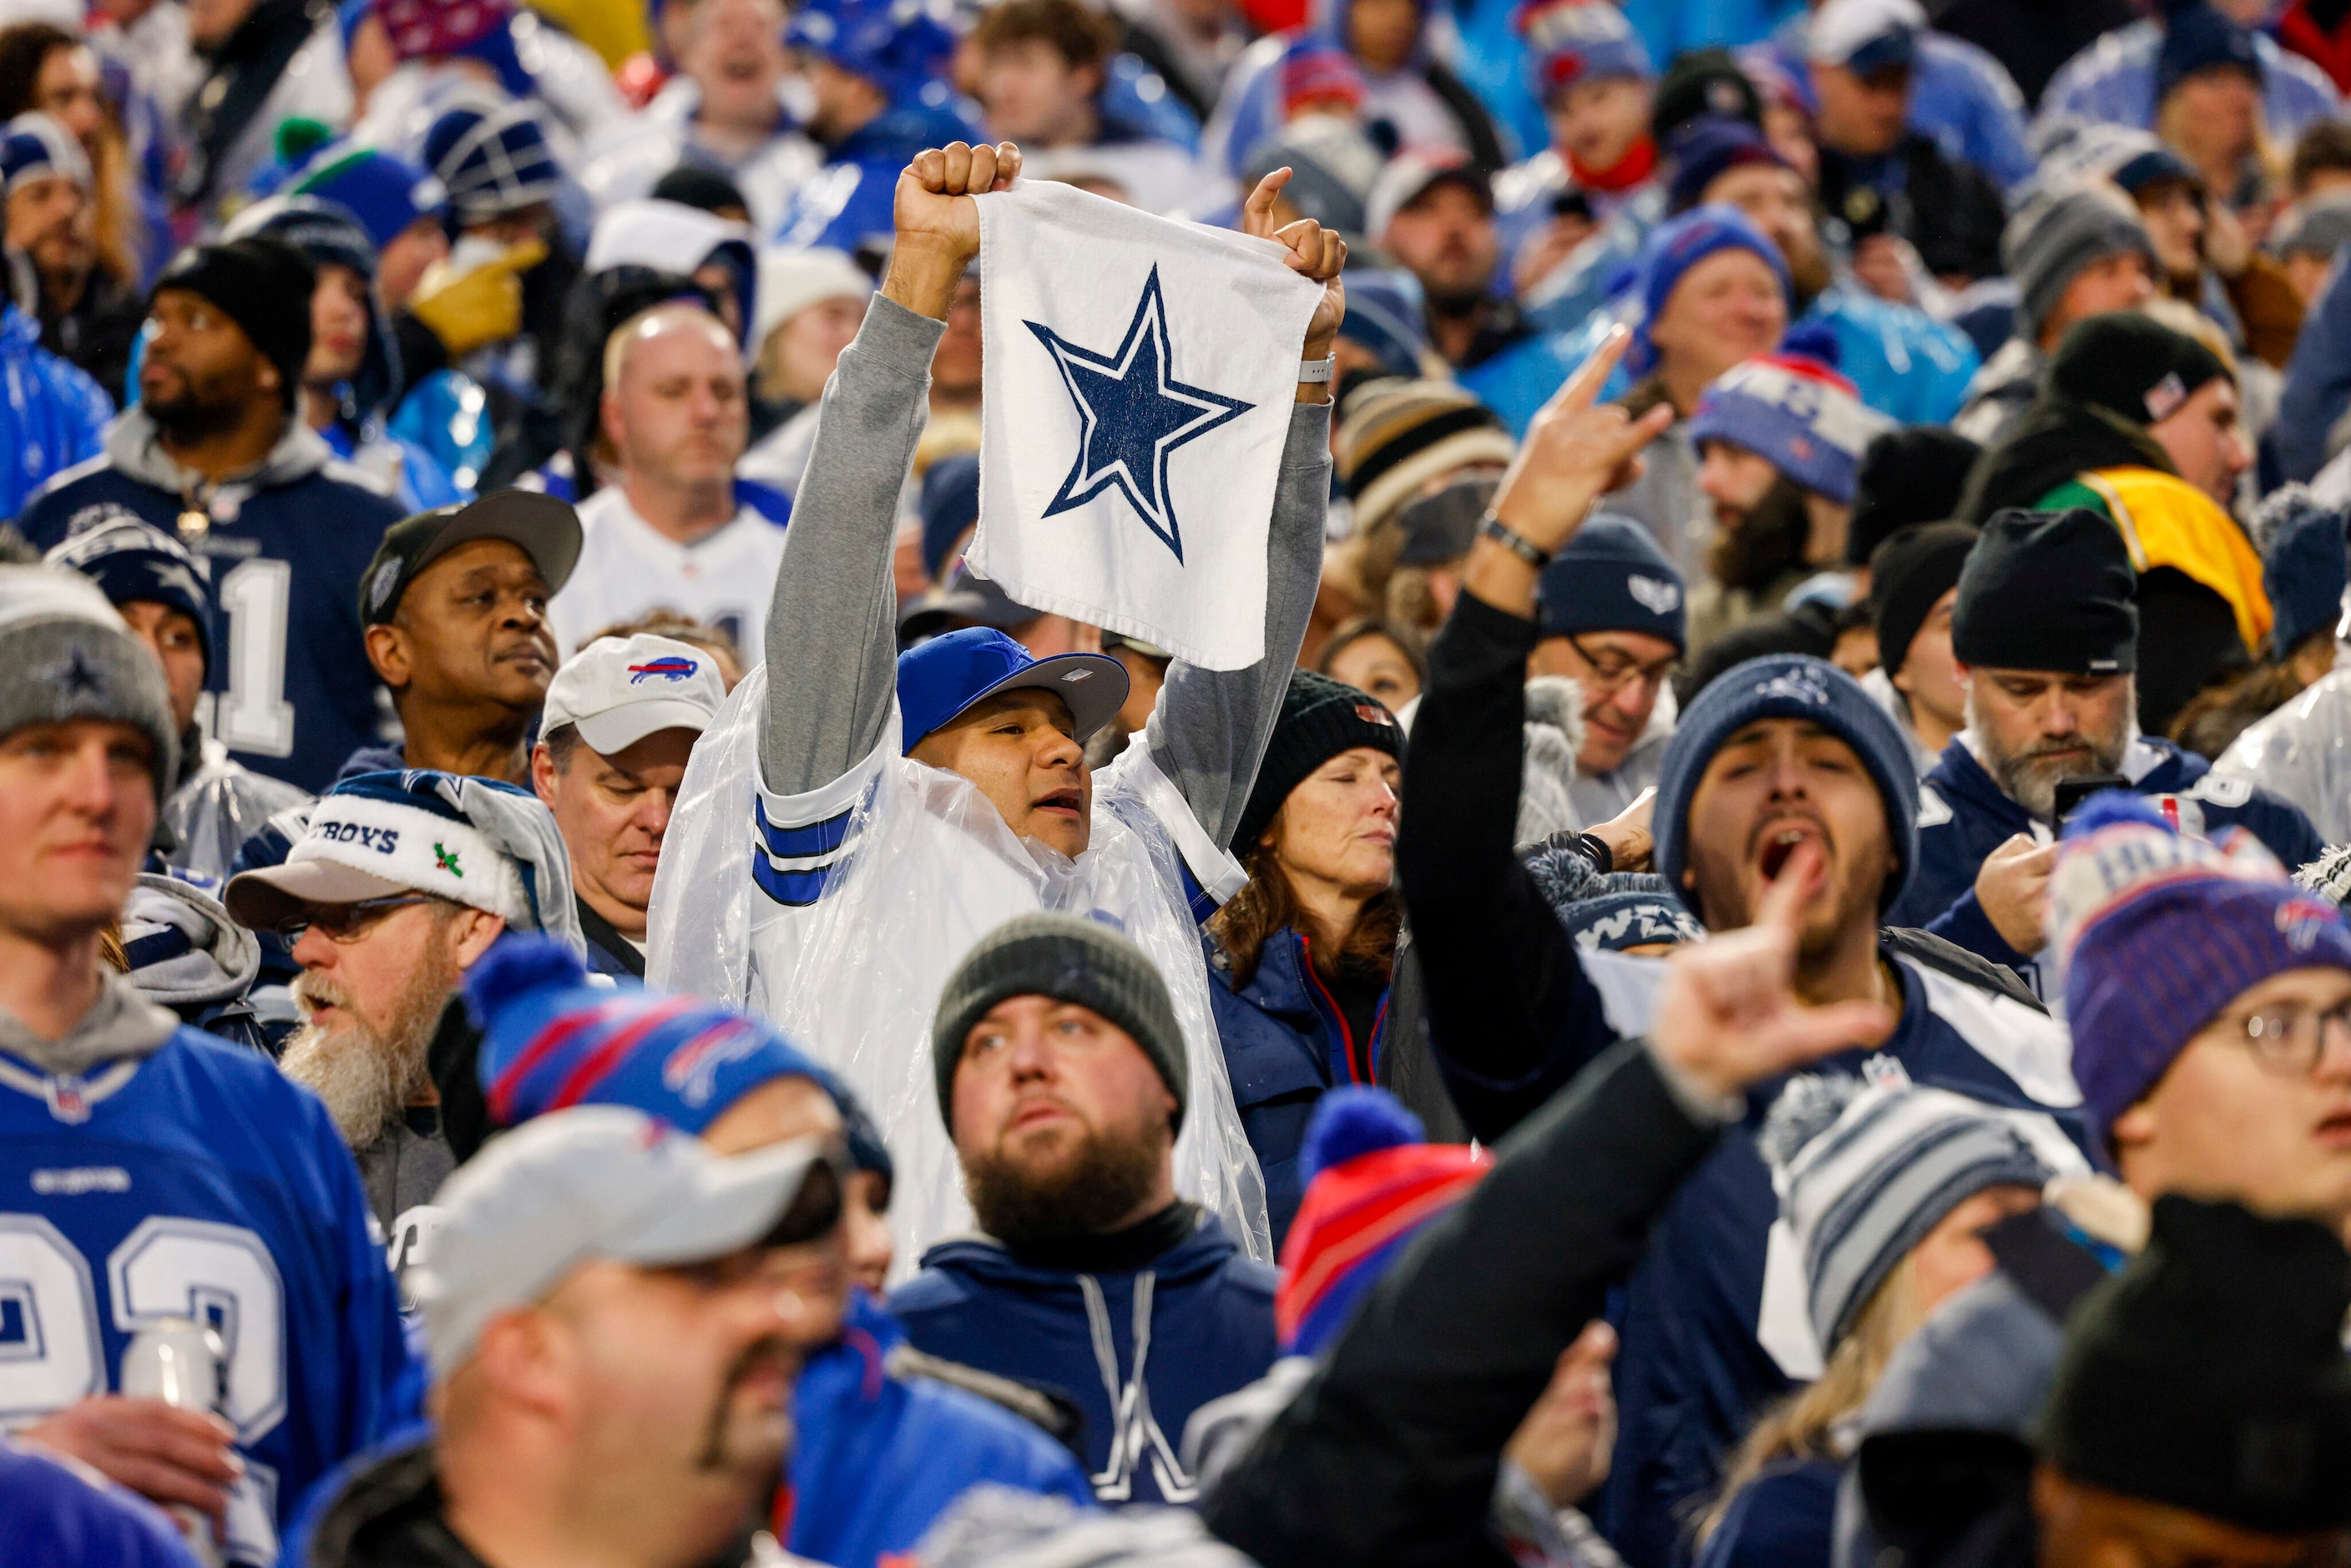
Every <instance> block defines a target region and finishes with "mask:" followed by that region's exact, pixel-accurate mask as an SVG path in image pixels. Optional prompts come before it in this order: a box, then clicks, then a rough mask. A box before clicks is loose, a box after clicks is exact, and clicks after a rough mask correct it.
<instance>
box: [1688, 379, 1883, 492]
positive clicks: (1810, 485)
mask: <svg viewBox="0 0 2351 1568" xmlns="http://www.w3.org/2000/svg"><path fill="white" fill-rule="evenodd" d="M1892 428H1893V425H1892V423H1891V422H1890V421H1888V420H1887V419H1886V416H1885V415H1883V414H1880V413H1876V412H1875V411H1874V410H1872V409H1871V408H1870V407H1869V406H1868V405H1867V404H1866V403H1865V402H1862V401H1861V394H1860V393H1859V392H1856V391H1855V390H1854V384H1853V383H1852V382H1849V381H1847V380H1845V379H1844V377H1843V376H1841V375H1839V374H1838V373H1837V372H1836V371H1834V369H1832V368H1831V367H1829V366H1828V365H1825V364H1823V363H1822V362H1821V361H1818V360H1814V359H1807V358H1805V357H1803V356H1802V355H1799V354H1762V355H1759V356H1757V357H1756V358H1754V359H1751V360H1746V361H1741V362H1740V363H1739V364H1736V365H1733V366H1731V367H1730V369H1729V370H1727V371H1723V372H1722V374H1720V375H1719V376H1717V377H1716V378H1715V379H1714V381H1713V382H1712V383H1711V384H1709V385H1708V387H1707V389H1706V391H1705V392H1703V393H1701V394H1699V397H1698V413H1697V414H1696V415H1695V416H1693V417H1692V419H1691V420H1690V427H1689V436H1690V440H1691V441H1692V442H1694V443H1697V444H1700V445H1703V444H1705V443H1707V442H1709V441H1724V442H1729V444H1731V445H1733V446H1736V447H1740V448H1741V449H1742V450H1744V451H1748V452H1752V453H1753V454H1755V455H1757V456H1758V457H1761V458H1765V459H1768V460H1769V461H1770V463H1771V466H1772V467H1774V468H1777V469H1778V470H1779V471H1780V472H1781V473H1782V474H1784V475H1786V476H1788V477H1789V478H1791V479H1793V480H1794V481H1795V482H1796V483H1797V484H1799V485H1802V486H1803V487H1804V488H1805V489H1807V490H1811V491H1814V492H1816V493H1818V494H1820V495H1823V496H1825V497H1828V498H1829V499H1830V500H1832V501H1834V502H1836V503H1837V504H1838V505H1840V506H1851V505H1852V504H1853V493H1854V486H1855V480H1856V479H1857V478H1858V476H1860V473H1861V455H1862V452H1863V451H1864V449H1865V448H1866V447H1867V446H1868V445H1869V444H1870V442H1871V441H1873V440H1875V439H1876V437H1877V435H1878V434H1879V433H1881V432H1883V431H1886V430H1890V429H1892Z"/></svg>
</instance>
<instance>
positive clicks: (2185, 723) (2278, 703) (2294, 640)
mask: <svg viewBox="0 0 2351 1568" xmlns="http://www.w3.org/2000/svg"><path fill="white" fill-rule="evenodd" d="M2344 532H2345V518H2344V515H2343V514H2342V513H2341V512H2339V511H2336V510H2335V509H2334V508H2333V507H2323V506H2320V505H2319V504H2318V503H2317V501H2316V500H2315V499H2314V497H2312V496H2311V494H2310V492H2309V490H2308V489H2307V488H2306V487H2304V486H2300V485H2287V486H2282V487H2281V488H2279V489H2277V490H2273V491H2272V492H2271V493H2270V496H2269V498H2268V499H2266V500H2264V501H2263V502H2262V504H2261V506H2260V507H2259V508H2258V509H2256V510H2255V511H2254V513H2253V520H2252V536H2253V538H2254V541H2255V542H2256V543H2257V544H2258V545H2259V547H2260V549H2261V552H2262V591H2264V592H2265V593H2267V595H2268V596H2269V601H2270V613H2271V615H2272V617H2273V619H2272V620H2271V622H2270V635H2269V642H2268V643H2267V645H2266V646H2265V647H2264V648H2263V650H2262V657H2261V658H2260V659H2258V660H2256V661H2255V662H2254V664H2253V665H2252V668H2251V669H2248V670H2246V671H2244V672H2243V673H2242V674H2238V675H2236V676H2234V677H2233V678H2231V679H2230V680H2229V681H2227V682H2225V683H2224V684H2222V685H2217V686H2208V687H2206V688H2205V689H2204V690H2203V691H2201V692H2199V693H2198V694H2197V695H2195V696H2194V697H2193V698H2191V699H2189V703H2188V706H2186V707H2184V708H2182V709H2180V711H2179V717H2178V718H2176V719H2174V720H2172V725H2171V736H2172V738H2173V739H2175V740H2177V741H2179V744H2180V745H2181V746H2183V747H2186V748H2187V749H2189V750H2190V751H2192V752H2195V753H2196V754H2197V755H2198V756H2199V757H2209V758H2212V759H2213V761H2214V763H2215V765H2216V767H2215V770H2216V771H2218V772H2220V774H2221V776H2222V777H2224V778H2242V777H2247V775H2246V774H2245V773H2244V772H2243V770H2242V768H2241V767H2231V768H2219V767H2218V766H2217V765H2218V764H2219V763H2220V761H2222V760H2224V759H2226V758H2230V757H2233V756H2238V755H2239V754H2238V752H2237V749H2236V743H2237V741H2238V739H2239V737H2241V736H2243V735H2244V734H2245V733H2246V731H2247V730H2248V729H2250V728H2252V727H2255V726H2256V725H2258V724H2259V723H2260V722H2261V721H2262V720H2263V719H2264V718H2266V717H2267V716H2269V715H2270V714H2272V713H2274V712H2275V711H2276V710H2277V709H2279V708H2281V707H2283V706H2285V705H2286V704H2287V703H2289V702H2291V701H2293V700H2294V697H2296V696H2297V695H2300V694H2301V693H2302V692H2304V690H2306V689H2308V688H2309V687H2310V686H2311V685H2314V683H2316V682H2317V681H2319V680H2321V679H2323V678H2324V677H2325V675H2326V674H2327V673H2328V672H2330V671H2332V670H2333V669H2334V668H2335V625H2336V622H2338V621H2339V620H2340V618H2341V616H2342V611H2343V592H2344V589H2345V586H2346V570H2345V569H2346V563H2345V559H2344V544H2345V538H2344ZM2288 722H2289V724H2291V723H2292V721H2288ZM2266 738H2267V737H2266V735H2265V736H2264V737H2262V738H2261V739H2256V740H2254V741H2253V742H2252V743H2251V744H2250V746H2249V747H2248V748H2247V749H2248V750H2249V751H2251V750H2252V749H2253V748H2255V747H2262V746H2263V743H2264V741H2265V740H2266ZM2277 760H2279V761H2281V762H2282V761H2283V757H2282V756H2281V757H2280V758H2277ZM2262 782H2263V783H2265V784H2266V785H2267V787H2268V788H2270V789H2276V790H2278V791H2279V792H2281V793H2284V794H2286V796H2287V798H2288V799H2289V800H2291V799H2293V796H2292V794H2291V793H2290V792H2289V790H2288V788H2287V778H2286V776H2284V775H2283V774H2282V775H2281V777H2279V778H2278V779H2269V780H2262ZM2296 803H2297V804H2299V802H2298V801H2297V802H2296ZM2304 809H2305V810H2307V808H2304ZM2311 821H2312V824H2313V825H2314V826H2315V827H2317V828H2318V831H2319V835H2320V836H2321V837H2322V838H2324V837H2325V832H2326V829H2325V824H2324V823H2323V822H2322V821H2320V818H2319V816H2318V814H2317V813H2315V812H2313V813H2312V815H2311Z"/></svg>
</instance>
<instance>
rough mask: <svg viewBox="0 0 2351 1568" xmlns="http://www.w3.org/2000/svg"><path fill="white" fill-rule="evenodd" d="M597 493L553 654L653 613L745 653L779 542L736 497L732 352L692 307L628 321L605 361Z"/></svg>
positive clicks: (553, 614)
mask: <svg viewBox="0 0 2351 1568" xmlns="http://www.w3.org/2000/svg"><path fill="white" fill-rule="evenodd" d="M603 380H604V396H603V404H602V407H601V429H602V433H603V438H604V441H605V442H606V444H608V447H609V449H610V451H611V455H612V467H611V473H610V476H609V482H608V483H606V484H605V485H604V486H603V487H602V488H601V489H600V490H598V491H597V492H596V493H595V494H594V495H592V496H590V497H589V498H588V499H587V500H585V501H583V502H581V503H580V530H581V532H582V534H583V536H584V539H585V542H584V544H583V546H582V548H581V551H580V569H579V570H577V571H576V572H574V573H573V574H572V576H571V578H570V580H569V582H568V583H567V584H565V585H564V587H563V588H562V590H561V591H559V593H558V595H557V597H556V599H555V600H554V601H553V603H552V605H551V607H550V610H549V616H550V619H551V621H552V622H553V624H554V626H555V632H556V641H557V645H558V647H559V648H560V649H562V650H563V651H565V652H567V653H568V652H569V651H570V650H571V649H574V648H577V647H578V646H579V645H580V642H581V641H582V640H583V639H585V638H586V637H587V636H588V634H589V633H590V632H593V631H594V630H596V629H597V628H598V627H601V626H603V625H605V624H607V623H608V622H613V621H621V620H626V619H628V618H629V617H631V616H633V615H641V614H643V613H644V612H646V611H647V610H650V609H652V608H653V606H655V605H660V606H663V607H664V608H666V609H669V610H671V611H674V612H683V613H684V614H686V615H690V616H692V617H693V618H694V619H695V620H697V621H701V622H705V623H707V624H709V625H712V626H715V627H716V628H718V629H719V630H720V631H722V632H726V634H727V635H728V636H730V637H732V638H734V639H735V640H736V642H737V644H738V645H745V646H747V645H749V644H750V643H751V642H752V641H755V640H754V639H752V638H751V633H752V631H753V629H754V628H756V627H758V625H759V624H760V623H761V622H763V621H764V620H765V619H766V616H767V612H768V591H769V590H770V589H771V588H772V587H773V586H774V584H775V578H776V566H777V563H778V561H779V560H780V559H782V557H783V549H784V530H783V529H781V528H778V527H777V526H776V525H775V524H774V523H772V522H770V521H769V520H768V517H766V516H765V515H764V514H762V513H761V512H760V511H759V510H758V508H756V507H753V506H752V505H751V504H750V503H749V502H748V501H747V499H745V498H744V497H742V496H739V495H738V494H737V491H736V484H735V467H736V465H737V463H738V462H740V461H741V459H742V456H743V449H744V444H745V440H746V437H747V432H748V427H749V417H750V416H749V411H748V408H747V403H746V401H745V400H746V390H745V389H746V382H745V379H744V373H743V359H742V355H741V353H740V351H739V350H738V349H737V344H736V341H735V339H734V337H733V335H732V334H731V333H729V332H728V331H727V330H726V328H725V326H723V325H722V324H721V323H720V322H718V321H717V320H716V319H714V318H713V317H712V316H711V315H710V313H709V312H708V311H706V310H705V309H703V308H701V307H699V306H697V305H693V304H684V303H681V304H672V305H662V306H656V307H655V308H653V309H651V310H647V311H643V312H642V313H640V314H638V315H636V316H634V317H632V318H631V319H629V320H628V321H627V322H626V323H624V324H623V325H622V327H621V329H620V330H618V331H616V332H614V333H613V334H612V336H611V339H610V340H608V342H607V343H606V345H605V349H604V378H603Z"/></svg>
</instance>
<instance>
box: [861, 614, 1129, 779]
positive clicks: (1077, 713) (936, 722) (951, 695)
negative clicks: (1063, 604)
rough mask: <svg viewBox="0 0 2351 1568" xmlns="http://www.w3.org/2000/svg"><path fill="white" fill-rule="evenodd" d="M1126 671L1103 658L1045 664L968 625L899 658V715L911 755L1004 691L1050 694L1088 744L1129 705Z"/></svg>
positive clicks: (987, 629)
mask: <svg viewBox="0 0 2351 1568" xmlns="http://www.w3.org/2000/svg"><path fill="white" fill-rule="evenodd" d="M1127 685H1128V682H1127V675H1126V666H1125V665H1124V664H1120V663H1119V662H1118V661H1117V660H1116V659H1113V658H1112V657H1110V656H1109V655H1108V654H1105V653H1056V654H1055V655H1053V656H1052V657H1051V658H1049V659H1040V658H1038V657H1036V656H1035V655H1034V654H1032V653H1029V650H1028V649H1026V648H1024V647H1022V646H1021V645H1020V644H1019V643H1016V642H1014V641H1013V640H1012V639H1011V638H1009V637H1008V636H1006V635H1005V634H1004V633H1003V632H998V631H997V630H996V629H995V628H994V627H992V626H967V627H965V628H964V629H963V630H961V631H959V632H947V633H946V635H945V636H941V637H934V638H932V639H931V640H930V641H929V642H927V643H923V644H921V645H920V646H918V647H914V648H910V649H908V650H907V651H906V652H905V653H901V654H899V655H898V712H899V717H900V720H901V727H902V729H903V733H904V747H905V749H906V750H907V751H909V752H911V751H913V750H914V747H916V746H917V745H919V744H920V743H921V742H922V740H923V738H924V737H925V736H928V735H930V734H932V733H933V732H935V731H936V730H938V729H941V728H943V727H946V726H947V725H949V724H952V723H954V722H955V721H956V719H957V718H958V717H960V716H962V715H963V714H964V713H966V712H967V711H968V710H969V709H970V708H971V707H973V706H975V705H977V704H978V703H981V702H984V701H986V700H987V698H989V697H992V696H995V695H997V694H998V693H999V692H1010V691H1043V692H1050V693H1052V694H1053V695H1055V696H1058V697H1060V698H1061V701H1062V702H1063V703H1064V704H1066V705H1067V706H1068V707H1069V710H1070V716H1071V719H1072V720H1073V721H1075V724H1076V739H1077V741H1078V743H1079V744H1080V745H1081V746H1082V745H1084V744H1085V742H1086V740H1087V739H1088V737H1091V736H1092V734H1093V733H1094V731H1096V730H1098V729H1100V728H1101V727H1102V726H1104V725H1106V724H1108V723H1109V722H1110V721H1111V720H1112V719H1113V718H1115V717H1116V716H1118V710H1119V709H1120V708H1122V707H1123V706H1126V695H1127Z"/></svg>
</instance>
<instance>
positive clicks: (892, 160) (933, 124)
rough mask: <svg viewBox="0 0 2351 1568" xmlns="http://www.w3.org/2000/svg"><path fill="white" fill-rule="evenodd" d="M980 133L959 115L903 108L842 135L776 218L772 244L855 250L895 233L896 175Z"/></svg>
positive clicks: (914, 106) (920, 107)
mask: <svg viewBox="0 0 2351 1568" xmlns="http://www.w3.org/2000/svg"><path fill="white" fill-rule="evenodd" d="M979 139H980V137H979V131H977V129H975V128H974V127H972V126H971V125H969V124H967V123H966V122H965V120H963V118H962V117H961V116H960V115H958V114H956V113H955V112H954V111H952V110H946V109H932V108H929V107H927V106H925V105H923V104H920V103H913V104H901V105H898V106H896V107H894V108H892V109H890V110H885V111H883V114H882V116H881V117H880V118H879V119H877V120H870V121H868V122H867V123H866V124H865V125H863V126H862V127H860V128H859V129H858V130H856V131H852V133H851V134H850V135H848V136H847V137H845V138H843V139H842V141H841V144H840V145H839V146H837V147H835V148H833V149H831V162H828V163H826V164H825V166H824V167H823V168H821V169H820V170H818V171H817V172H816V173H815V175H814V176H813V177H811V178H810V180H809V181H808V182H807V183H804V184H803V185H801V186H800V187H799V189H798V190H797V191H794V192H793V193H792V195H791V199H790V200H789V201H788V202H786V203H785V204H784V215H783V216H782V217H781V218H779V219H778V220H777V225H776V233H775V235H773V236H772V237H773V243H775V244H777V245H780V246H814V245H823V246H833V247H834V248H835V249H838V250H845V251H849V252H851V253H852V254H854V253H855V251H856V249H857V247H858V246H860V245H862V243H864V242H865V241H867V240H869V239H887V238H888V237H889V235H891V233H892V232H893V220H892V217H891V207H892V203H893V201H894V200H895V199H896V197H897V192H898V172H899V171H900V170H902V169H904V167H905V166H906V165H907V163H908V162H911V161H912V160H913V158H914V154H915V153H917V152H922V151H923V150H924V149H925V148H926V147H944V146H946V144H947V143H948V142H950V141H978V140H979Z"/></svg>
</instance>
